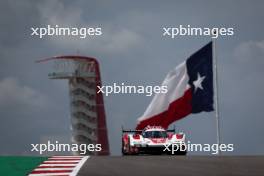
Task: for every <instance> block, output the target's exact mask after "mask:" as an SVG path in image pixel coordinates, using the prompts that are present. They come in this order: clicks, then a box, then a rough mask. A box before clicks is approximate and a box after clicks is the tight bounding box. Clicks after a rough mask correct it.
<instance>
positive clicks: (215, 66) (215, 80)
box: [212, 38, 221, 155]
mask: <svg viewBox="0 0 264 176" xmlns="http://www.w3.org/2000/svg"><path fill="white" fill-rule="evenodd" d="M212 44H213V63H214V69H213V70H214V105H215V107H214V108H215V119H216V140H217V144H218V146H219V145H220V144H221V138H220V137H221V136H220V120H219V109H218V72H217V59H216V39H215V38H214V39H212ZM218 155H221V151H218Z"/></svg>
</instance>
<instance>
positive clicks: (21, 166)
mask: <svg viewBox="0 0 264 176" xmlns="http://www.w3.org/2000/svg"><path fill="white" fill-rule="evenodd" d="M46 159H47V157H28V156H25V157H19V156H0V175H1V176H26V175H27V174H29V173H30V172H31V171H32V170H33V169H34V168H36V167H37V166H38V165H39V164H40V163H42V162H43V161H45V160H46Z"/></svg>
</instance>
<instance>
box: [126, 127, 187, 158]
mask: <svg viewBox="0 0 264 176" xmlns="http://www.w3.org/2000/svg"><path fill="white" fill-rule="evenodd" d="M186 153H187V150H186V144H185V134H184V133H182V132H180V133H175V128H174V129H173V130H166V129H164V128H162V127H160V126H147V127H146V128H144V129H143V130H124V129H123V128H122V154H123V155H136V154H173V155H186Z"/></svg>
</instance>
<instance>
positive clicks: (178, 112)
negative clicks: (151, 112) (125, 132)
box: [136, 88, 192, 130]
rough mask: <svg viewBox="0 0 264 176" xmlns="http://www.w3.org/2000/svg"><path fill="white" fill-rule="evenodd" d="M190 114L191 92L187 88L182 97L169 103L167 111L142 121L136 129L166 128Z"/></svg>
mask: <svg viewBox="0 0 264 176" xmlns="http://www.w3.org/2000/svg"><path fill="white" fill-rule="evenodd" d="M191 112H192V90H191V88H189V89H188V90H186V91H185V93H184V95H183V96H182V97H180V98H179V99H177V100H175V101H173V102H171V103H170V105H169V108H168V110H166V111H164V112H162V113H160V114H157V115H155V116H153V117H150V118H148V119H146V120H142V121H141V122H140V123H139V124H138V125H137V127H136V129H137V130H142V129H144V128H145V127H146V126H148V125H150V126H162V127H163V128H168V126H169V125H170V124H171V123H172V122H174V121H176V120H179V119H181V118H183V117H185V116H187V115H188V114H190V113H191Z"/></svg>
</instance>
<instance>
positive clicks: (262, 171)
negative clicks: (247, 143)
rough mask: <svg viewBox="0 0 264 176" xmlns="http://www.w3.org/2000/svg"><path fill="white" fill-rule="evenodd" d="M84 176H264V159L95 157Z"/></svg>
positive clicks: (226, 157)
mask: <svg viewBox="0 0 264 176" xmlns="http://www.w3.org/2000/svg"><path fill="white" fill-rule="evenodd" d="M78 175H80V176H90V175H91V176H108V175H110V176H111V175H113V176H138V175H151V176H166V175H169V176H170V175H173V176H175V175H180V176H187V175H188V176H192V175H193V176H207V175H208V176H209V175H210V176H218V175H231V176H236V175H239V176H240V175H242V176H251V175H258V176H264V156H124V157H122V156H121V157H118V156H116V157H114V156H94V157H93V156H92V157H90V158H89V159H88V160H87V161H86V163H85V164H84V165H83V167H82V168H81V169H80V171H79V173H78Z"/></svg>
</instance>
